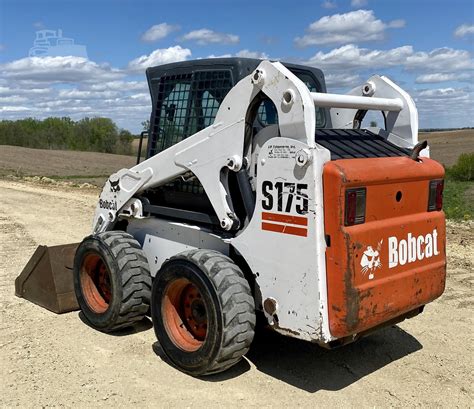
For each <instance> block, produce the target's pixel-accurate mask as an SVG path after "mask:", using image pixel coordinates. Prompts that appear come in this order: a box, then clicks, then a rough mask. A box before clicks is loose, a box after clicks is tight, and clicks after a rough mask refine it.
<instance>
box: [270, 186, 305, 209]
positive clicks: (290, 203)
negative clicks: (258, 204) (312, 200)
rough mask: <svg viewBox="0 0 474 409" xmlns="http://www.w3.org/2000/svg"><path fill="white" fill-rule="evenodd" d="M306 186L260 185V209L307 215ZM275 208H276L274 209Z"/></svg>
mask: <svg viewBox="0 0 474 409" xmlns="http://www.w3.org/2000/svg"><path fill="white" fill-rule="evenodd" d="M307 191H308V184H307V183H292V182H275V183H273V182H270V181H269V180H265V181H264V182H263V183H262V195H263V199H262V209H264V210H272V211H278V212H285V213H293V212H294V211H296V213H298V214H302V215H305V214H307V213H308V193H307ZM275 207H276V208H275Z"/></svg>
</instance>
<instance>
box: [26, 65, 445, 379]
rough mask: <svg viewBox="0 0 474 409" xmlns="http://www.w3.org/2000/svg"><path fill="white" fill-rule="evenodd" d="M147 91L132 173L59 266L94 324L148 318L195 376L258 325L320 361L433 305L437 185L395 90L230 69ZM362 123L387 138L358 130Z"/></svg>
mask: <svg viewBox="0 0 474 409" xmlns="http://www.w3.org/2000/svg"><path fill="white" fill-rule="evenodd" d="M147 78H148V84H149V88H150V92H151V98H152V104H153V109H152V113H151V118H150V129H149V135H148V144H147V154H146V160H144V161H140V154H139V157H138V161H137V162H138V163H137V165H136V166H134V167H133V168H131V169H122V170H120V171H118V172H117V173H115V174H113V175H112V176H110V178H109V179H108V180H107V182H106V183H105V185H104V187H103V190H102V193H101V194H100V198H99V201H98V204H97V208H96V213H95V216H94V219H93V228H92V234H91V235H90V236H89V237H86V238H85V239H84V240H83V241H82V243H80V244H79V245H78V247H77V250H76V251H75V257H74V262H73V263H72V262H70V267H71V268H72V269H73V272H72V274H71V273H69V274H71V277H72V280H73V281H74V289H75V295H76V298H77V302H78V305H79V307H80V309H81V310H82V312H83V314H84V316H85V318H86V319H87V321H88V322H89V323H90V324H91V325H92V326H93V327H95V328H97V329H98V330H101V331H105V332H109V331H115V330H117V329H120V328H124V327H127V326H130V325H132V324H133V323H135V322H137V321H139V320H141V319H143V317H144V316H145V315H146V314H147V313H148V311H150V313H151V317H152V320H153V325H154V330H155V333H156V336H157V338H158V341H159V343H160V345H161V347H162V349H163V352H164V353H165V355H166V356H167V357H168V358H169V360H170V361H171V362H172V363H173V364H174V365H175V366H176V367H177V368H179V369H180V370H182V371H184V372H186V373H189V374H192V375H207V374H212V373H216V372H220V371H223V370H225V369H227V368H229V367H231V366H232V365H234V364H235V363H236V362H238V361H239V360H240V359H241V357H242V356H243V355H244V354H245V353H246V352H247V351H248V349H249V346H250V344H251V342H252V339H253V336H254V330H255V323H256V315H259V314H261V316H262V317H263V319H264V321H265V322H266V324H268V326H270V327H271V328H273V329H274V330H275V331H278V332H279V333H281V334H284V335H288V336H291V337H295V338H299V339H303V340H307V341H310V342H315V343H318V344H320V345H323V346H326V347H334V346H339V345H342V344H345V343H348V342H352V341H354V340H356V339H357V338H359V337H361V336H363V335H365V334H367V333H369V332H370V331H372V330H374V329H376V328H378V327H380V326H384V325H389V324H393V323H397V322H400V321H401V320H403V319H405V318H409V317H413V316H415V315H417V314H418V313H420V312H421V311H422V310H423V307H424V306H425V305H426V304H427V303H429V302H431V301H433V300H434V299H435V298H437V297H438V296H440V295H441V293H442V292H443V290H444V286H445V275H446V254H445V217H444V213H443V211H442V193H443V178H444V170H443V167H442V166H441V165H440V164H439V163H437V162H435V161H434V160H431V159H430V158H429V150H428V147H427V146H426V142H425V143H419V142H418V116H417V110H416V108H415V105H414V103H413V101H412V99H411V98H410V96H409V95H408V94H407V93H406V92H405V91H403V90H402V89H401V88H400V87H398V86H397V85H396V84H394V83H393V82H392V81H391V80H389V79H388V78H386V77H383V76H377V75H374V76H372V77H371V78H370V79H369V80H368V81H367V82H366V83H365V84H363V85H362V86H359V87H356V88H354V89H353V90H352V91H351V92H350V93H349V94H347V95H336V94H329V93H326V88H325V82H324V76H323V73H322V72H321V71H320V70H318V69H315V68H312V67H306V66H300V65H294V64H286V63H284V64H282V63H280V62H271V61H267V60H264V61H260V60H253V59H241V58H229V59H212V60H198V61H187V62H180V63H173V64H168V65H163V66H158V67H154V68H149V69H148V70H147ZM369 110H373V111H379V112H382V114H383V118H384V126H383V127H381V128H364V127H362V122H363V120H364V117H365V116H366V114H367V112H368V111H369ZM68 271H71V270H68ZM28 274H29V275H28ZM52 274H53V275H54V272H53V273H52ZM26 275H28V276H33V277H34V276H35V273H34V267H32V266H31V265H30V268H29V271H27V272H26V273H25V276H26ZM25 281H27V280H26V279H25V277H23V280H19V283H18V293H21V287H22V284H25ZM24 294H25V293H24V292H23V295H24Z"/></svg>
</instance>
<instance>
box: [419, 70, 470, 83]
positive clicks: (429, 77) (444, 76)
mask: <svg viewBox="0 0 474 409" xmlns="http://www.w3.org/2000/svg"><path fill="white" fill-rule="evenodd" d="M472 80H473V76H472V74H469V73H467V72H466V73H457V72H456V73H433V74H423V75H419V76H418V77H416V79H415V82H416V83H417V84H432V83H437V82H447V81H468V82H471V81H472Z"/></svg>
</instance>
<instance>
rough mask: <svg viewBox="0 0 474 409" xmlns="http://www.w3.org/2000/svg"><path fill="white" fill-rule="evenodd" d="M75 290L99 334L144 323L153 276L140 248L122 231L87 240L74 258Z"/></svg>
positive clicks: (85, 314)
mask: <svg viewBox="0 0 474 409" xmlns="http://www.w3.org/2000/svg"><path fill="white" fill-rule="evenodd" d="M74 290H75V293H76V297H77V301H78V304H79V306H80V308H81V310H82V313H83V314H84V316H85V318H86V320H87V321H88V322H89V323H90V325H91V326H93V327H94V328H96V329H98V330H100V331H103V332H112V331H116V330H118V329H122V328H125V327H128V326H131V325H133V324H134V323H136V322H137V321H140V320H142V319H143V318H144V317H145V315H146V313H147V311H148V309H149V306H150V296H151V275H150V268H149V265H148V261H147V259H146V257H145V255H144V253H143V250H142V249H141V247H140V244H139V243H138V242H137V241H136V240H135V239H134V238H133V236H131V235H130V234H128V233H125V232H122V231H109V232H105V233H99V234H96V235H92V236H89V237H86V238H85V239H84V240H83V241H82V243H81V244H80V245H79V247H78V248H77V251H76V255H75V258H74Z"/></svg>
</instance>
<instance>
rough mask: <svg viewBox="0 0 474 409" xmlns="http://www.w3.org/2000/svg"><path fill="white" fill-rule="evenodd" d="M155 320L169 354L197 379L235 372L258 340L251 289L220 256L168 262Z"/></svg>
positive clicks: (199, 254) (197, 254)
mask: <svg viewBox="0 0 474 409" xmlns="http://www.w3.org/2000/svg"><path fill="white" fill-rule="evenodd" d="M151 316H152V320H153V326H154V329H155V333H156V336H157V338H158V341H159V343H160V345H161V348H162V350H163V352H164V353H165V355H166V356H167V357H168V358H169V360H170V361H171V362H172V363H173V364H174V365H175V366H176V367H177V368H179V369H180V370H182V371H183V372H186V373H189V374H191V375H194V376H200V375H210V374H213V373H218V372H222V371H224V370H226V369H227V368H230V367H231V366H233V365H234V364H236V363H237V362H238V361H239V360H240V359H241V358H242V356H243V355H244V354H245V353H247V351H248V349H249V347H250V344H251V343H252V340H253V337H254V328H255V303H254V299H253V297H252V294H251V291H250V287H249V284H248V282H247V280H246V279H245V278H244V275H243V273H242V271H241V270H240V268H239V267H238V266H237V265H236V264H235V263H234V262H233V261H232V260H231V259H230V258H229V257H226V256H224V255H223V254H221V253H219V252H217V251H212V250H190V251H185V252H183V253H181V254H178V255H177V256H174V257H172V258H171V259H170V260H169V261H167V262H166V263H165V264H164V265H163V266H162V268H161V270H160V272H159V273H158V275H157V276H156V278H155V281H154V283H153V289H152V307H151Z"/></svg>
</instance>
